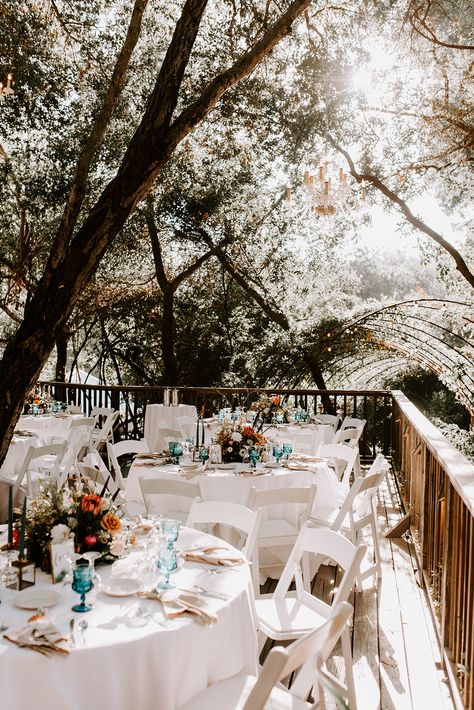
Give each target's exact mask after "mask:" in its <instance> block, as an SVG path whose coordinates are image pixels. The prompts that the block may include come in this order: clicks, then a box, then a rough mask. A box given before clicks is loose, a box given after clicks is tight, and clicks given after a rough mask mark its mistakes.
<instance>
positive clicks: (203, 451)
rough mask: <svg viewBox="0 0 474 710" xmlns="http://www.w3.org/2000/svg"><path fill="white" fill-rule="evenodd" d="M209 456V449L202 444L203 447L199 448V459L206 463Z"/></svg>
mask: <svg viewBox="0 0 474 710" xmlns="http://www.w3.org/2000/svg"><path fill="white" fill-rule="evenodd" d="M208 458H209V449H208V448H207V447H206V446H201V448H200V449H199V459H200V460H201V461H202V463H206V461H207V459H208Z"/></svg>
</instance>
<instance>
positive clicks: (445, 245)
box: [327, 135, 474, 288]
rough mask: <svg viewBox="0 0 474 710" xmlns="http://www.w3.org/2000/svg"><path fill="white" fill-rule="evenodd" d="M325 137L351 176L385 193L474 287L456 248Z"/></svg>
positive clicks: (473, 280)
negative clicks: (450, 259) (446, 255)
mask: <svg viewBox="0 0 474 710" xmlns="http://www.w3.org/2000/svg"><path fill="white" fill-rule="evenodd" d="M327 137H328V141H329V143H330V144H331V145H332V146H333V148H335V149H336V150H337V151H338V153H340V154H341V155H343V156H344V157H345V159H346V161H347V164H348V165H349V171H350V173H351V175H352V177H353V178H354V179H355V180H356V181H357V182H358V183H360V182H362V180H365V181H366V182H369V183H371V184H372V185H373V186H374V187H376V188H377V190H379V191H380V192H381V193H382V194H383V195H385V197H388V199H389V200H390V201H391V202H393V203H394V204H395V205H397V206H398V207H399V208H400V210H401V212H402V214H403V215H404V217H405V219H406V220H407V222H409V223H410V224H411V225H412V226H413V227H415V228H416V229H418V230H419V231H420V232H423V234H426V235H427V236H428V237H430V238H431V239H433V241H435V242H436V243H437V244H439V246H440V247H441V248H442V249H444V250H445V251H446V252H448V254H449V255H450V256H452V258H453V259H454V261H455V264H456V269H457V270H458V271H459V273H460V274H461V275H462V276H463V277H464V278H465V279H466V281H467V282H468V284H470V286H472V288H474V274H473V273H472V272H471V271H470V270H469V267H468V265H467V264H466V262H465V261H464V259H463V257H462V256H461V254H460V253H459V252H458V250H457V249H456V248H455V247H454V246H453V245H452V244H450V243H449V242H448V241H447V240H446V239H444V237H442V236H441V234H438V232H436V231H435V230H434V229H431V227H428V225H427V224H425V223H424V222H423V221H422V220H421V219H418V217H415V215H414V214H413V212H412V211H411V210H410V208H409V207H408V205H407V203H406V202H405V201H404V200H402V198H401V197H399V196H398V195H397V193H396V192H393V190H390V188H388V187H387V186H386V185H385V183H383V182H382V181H381V180H380V179H379V178H378V177H377V176H376V175H372V174H371V173H359V172H358V171H357V170H356V168H355V165H354V161H353V160H352V158H351V156H350V155H349V153H348V152H347V151H346V150H344V148H342V147H341V146H340V145H338V143H336V141H335V140H334V138H332V136H330V135H328V136H327Z"/></svg>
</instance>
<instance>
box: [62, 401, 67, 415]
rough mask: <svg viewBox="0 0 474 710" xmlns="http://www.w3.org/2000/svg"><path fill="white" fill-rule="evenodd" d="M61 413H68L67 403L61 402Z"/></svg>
mask: <svg viewBox="0 0 474 710" xmlns="http://www.w3.org/2000/svg"><path fill="white" fill-rule="evenodd" d="M61 411H62V412H64V413H66V412H67V402H61Z"/></svg>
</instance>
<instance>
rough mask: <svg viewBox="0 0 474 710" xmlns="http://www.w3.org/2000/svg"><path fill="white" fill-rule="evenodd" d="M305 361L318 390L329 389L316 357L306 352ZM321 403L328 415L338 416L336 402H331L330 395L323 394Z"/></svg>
mask: <svg viewBox="0 0 474 710" xmlns="http://www.w3.org/2000/svg"><path fill="white" fill-rule="evenodd" d="M303 360H304V361H305V363H306V364H307V366H308V369H309V371H310V372H311V376H312V378H313V380H314V382H315V384H316V387H317V388H318V390H325V389H327V388H326V382H325V381H324V375H323V371H322V370H321V366H320V364H319V362H318V360H317V359H316V358H315V357H314V355H312V354H311V353H310V352H308V351H307V350H306V351H304V353H303ZM321 401H322V403H323V405H324V411H325V412H326V414H336V407H335V406H334V402H332V401H331V399H330V397H329V395H328V394H322V395H321Z"/></svg>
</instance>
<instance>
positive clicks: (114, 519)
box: [26, 478, 122, 565]
mask: <svg viewBox="0 0 474 710" xmlns="http://www.w3.org/2000/svg"><path fill="white" fill-rule="evenodd" d="M121 528H122V523H121V521H120V517H119V511H118V508H117V506H116V505H115V504H114V502H113V501H112V499H111V497H110V496H109V495H108V494H106V492H105V490H102V491H101V492H100V493H97V491H96V490H95V487H94V483H93V482H92V481H90V480H89V479H87V478H81V479H74V480H72V481H71V482H70V485H69V487H66V488H64V489H62V490H60V491H58V490H57V489H56V486H55V484H54V483H47V484H46V485H45V486H44V487H43V488H42V489H41V493H40V495H39V496H38V497H37V498H36V499H35V500H33V501H32V502H31V503H30V505H29V507H28V513H27V521H26V546H27V550H28V558H29V559H30V560H31V561H33V562H35V563H36V564H38V565H41V564H42V562H43V561H44V560H45V559H46V558H48V557H49V544H50V543H51V542H52V541H53V540H55V541H58V542H61V541H62V540H65V539H68V538H69V537H74V548H75V550H76V552H78V553H84V552H93V551H96V552H99V553H100V555H101V556H102V557H103V558H105V557H109V556H112V557H113V540H114V537H115V535H116V534H117V533H118V532H119V531H120V530H121Z"/></svg>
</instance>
